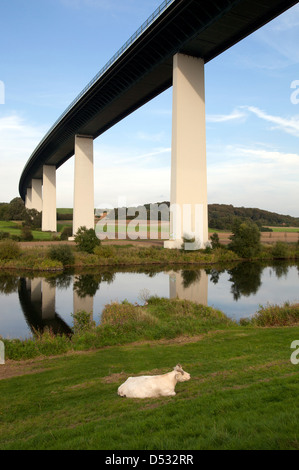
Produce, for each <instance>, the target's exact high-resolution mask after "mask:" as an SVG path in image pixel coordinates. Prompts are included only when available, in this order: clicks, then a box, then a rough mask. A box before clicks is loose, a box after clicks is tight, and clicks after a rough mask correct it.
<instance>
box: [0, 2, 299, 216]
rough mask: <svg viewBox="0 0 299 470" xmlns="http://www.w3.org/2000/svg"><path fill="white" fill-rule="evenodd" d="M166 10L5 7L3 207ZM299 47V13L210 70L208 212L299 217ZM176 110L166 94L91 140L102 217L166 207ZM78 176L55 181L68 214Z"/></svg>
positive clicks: (0, 136) (0, 147) (0, 113)
mask: <svg viewBox="0 0 299 470" xmlns="http://www.w3.org/2000/svg"><path fill="white" fill-rule="evenodd" d="M160 3H161V2H160V0H42V1H41V0H27V1H26V2H25V1H24V0H2V1H1V5H0V39H1V40H0V84H2V97H3V95H4V99H2V101H1V87H0V163H1V173H0V182H1V184H0V202H2V201H4V202H8V201H9V200H11V199H12V198H13V197H15V196H17V195H18V182H19V177H20V175H21V172H22V169H23V167H24V165H25V163H26V162H27V160H28V158H29V157H30V155H31V153H32V152H33V150H34V148H35V147H36V145H37V144H38V143H39V141H40V140H41V138H42V137H43V135H44V134H45V133H46V132H47V131H48V129H49V128H50V127H51V126H52V124H53V123H54V121H55V120H56V119H57V118H58V117H59V116H60V114H61V113H62V112H63V111H64V109H65V108H66V107H67V106H68V105H69V104H70V102H71V101H72V100H73V99H74V98H75V97H76V95H77V94H78V93H79V92H80V91H81V90H82V89H83V88H84V87H85V85H86V84H87V83H88V82H89V81H90V80H91V79H92V78H93V76H94V75H95V74H96V73H97V72H98V71H99V70H100V69H101V68H102V67H103V65H105V63H106V62H107V61H108V60H109V59H110V57H112V55H113V54H114V53H115V52H116V51H117V50H118V49H119V48H120V47H121V46H122V44H123V43H124V42H125V41H126V40H127V39H128V38H129V37H130V36H131V34H133V33H134V32H135V30H136V29H137V28H138V27H139V26H140V25H141V23H142V22H143V21H144V20H145V19H146V18H147V17H148V16H149V15H150V14H151V13H152V12H153V11H154V9H155V8H156V7H157V6H159V4H160ZM298 44H299V5H296V6H295V7H293V8H292V9H290V10H289V11H287V12H286V13H284V14H283V15H281V16H280V17H279V18H277V19H276V20H274V21H272V22H271V23H269V24H268V25H266V26H265V27H263V28H262V29H260V30H259V31H257V32H256V33H254V34H253V35H251V36H250V37H248V38H246V39H245V40H243V41H242V42H240V43H239V44H237V45H236V46H234V47H233V48H231V49H230V50H228V51H226V52H225V53H224V54H222V55H221V56H219V57H218V58H216V59H214V60H213V61H212V62H210V63H208V64H207V65H206V114H207V163H208V198H209V202H210V203H222V204H233V205H235V206H245V207H259V208H261V209H266V210H271V211H275V212H279V213H282V214H290V215H293V216H297V217H299V145H298V144H299V49H298ZM292 84H293V87H294V86H295V88H291V86H292ZM3 86H4V87H5V89H4V92H3V88H4V87H3ZM3 101H4V102H3ZM171 109H172V90H171V89H170V90H168V91H166V92H165V93H163V94H162V95H160V96H159V97H157V98H156V99H155V100H153V101H151V102H150V103H148V104H147V105H145V106H144V107H143V108H141V109H140V110H138V111H137V112H135V113H134V114H132V115H131V116H129V117H128V118H126V119H125V120H123V121H122V122H121V123H119V124H117V125H116V126H114V127H113V128H112V129H111V130H109V131H108V132H106V133H105V134H104V135H103V136H100V137H99V138H98V139H96V140H95V143H94V151H95V204H96V207H102V206H103V205H107V204H111V205H113V206H115V205H117V204H118V202H119V200H121V201H124V202H126V203H127V204H128V205H129V204H130V205H135V204H143V203H146V202H158V201H163V200H169V194H170V164H171V151H170V147H171ZM73 171H74V162H73V159H70V160H69V161H68V162H67V163H66V164H65V165H63V166H62V167H61V168H60V169H59V170H58V171H57V206H58V207H72V204H73Z"/></svg>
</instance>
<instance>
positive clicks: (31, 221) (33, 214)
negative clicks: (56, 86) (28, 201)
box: [23, 209, 42, 229]
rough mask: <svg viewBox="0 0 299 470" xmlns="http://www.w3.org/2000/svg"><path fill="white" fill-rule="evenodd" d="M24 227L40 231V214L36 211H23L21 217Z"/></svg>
mask: <svg viewBox="0 0 299 470" xmlns="http://www.w3.org/2000/svg"><path fill="white" fill-rule="evenodd" d="M23 221H24V225H26V226H27V227H31V228H36V229H40V228H41V225H42V213H41V212H38V211H37V210H36V209H25V211H24V215H23Z"/></svg>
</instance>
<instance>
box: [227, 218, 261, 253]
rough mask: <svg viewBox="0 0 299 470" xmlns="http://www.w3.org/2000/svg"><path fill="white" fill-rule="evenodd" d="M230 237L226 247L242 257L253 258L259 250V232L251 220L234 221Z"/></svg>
mask: <svg viewBox="0 0 299 470" xmlns="http://www.w3.org/2000/svg"><path fill="white" fill-rule="evenodd" d="M230 239H231V243H230V244H229V246H228V248H229V249H230V250H232V251H234V252H235V253H237V255H239V256H241V257H242V258H253V257H254V256H257V255H258V254H259V253H260V251H261V246H262V245H261V241H260V240H261V232H260V230H259V228H258V226H257V225H256V224H255V223H253V222H251V221H246V222H240V221H239V220H238V221H236V222H235V224H234V227H233V235H232V236H231V237H230Z"/></svg>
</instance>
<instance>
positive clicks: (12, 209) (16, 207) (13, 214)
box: [4, 197, 26, 220]
mask: <svg viewBox="0 0 299 470" xmlns="http://www.w3.org/2000/svg"><path fill="white" fill-rule="evenodd" d="M25 212H26V209H25V204H24V201H23V199H21V198H20V197H15V198H14V199H12V200H11V201H10V203H9V204H7V207H6V209H5V215H4V217H5V220H24V214H25Z"/></svg>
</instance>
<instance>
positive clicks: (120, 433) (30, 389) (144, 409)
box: [0, 326, 299, 450]
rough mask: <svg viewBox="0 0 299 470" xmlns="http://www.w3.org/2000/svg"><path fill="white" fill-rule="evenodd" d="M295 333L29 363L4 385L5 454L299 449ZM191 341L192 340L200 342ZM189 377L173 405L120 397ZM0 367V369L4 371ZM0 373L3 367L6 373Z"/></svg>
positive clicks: (236, 335)
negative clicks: (162, 378) (135, 384)
mask: <svg viewBox="0 0 299 470" xmlns="http://www.w3.org/2000/svg"><path fill="white" fill-rule="evenodd" d="M294 340H299V327H293V328H291V327H285V328H265V329H262V328H253V327H237V326H235V327H232V328H231V329H225V330H222V331H220V330H218V331H217V330H216V331H211V332H209V333H206V334H203V335H202V337H201V338H198V339H197V341H196V342H193V343H192V342H185V343H184V342H182V343H179V342H175V341H173V342H168V343H167V342H166V343H164V344H161V343H155V342H150V341H146V342H145V343H144V344H135V345H125V346H117V347H110V348H104V349H100V350H97V351H93V352H89V353H84V354H81V355H80V354H76V355H69V356H64V357H58V358H52V359H44V360H40V359H39V360H37V361H36V362H32V363H30V364H29V365H28V366H27V367H30V368H31V369H32V370H31V372H34V373H33V374H31V375H24V376H22V377H15V378H11V379H6V380H2V381H0V396H1V401H0V449H1V450H4V449H106V450H109V449H111V450H118V449H119V450H121V449H129V450H132V449H138V450H139V449H148V450H156V449H158V450H188V449H189V450H195V449H297V450H298V449H299V431H298V421H299V401H298V392H299V385H298V372H299V365H297V366H295V365H292V363H291V362H290V355H291V352H292V350H291V349H290V345H291V343H292V342H293V341H294ZM194 341H195V340H194ZM178 362H180V363H181V364H182V365H183V367H184V369H185V370H186V371H188V372H189V373H190V374H191V380H190V381H189V382H185V383H181V384H178V385H177V387H176V392H177V395H176V396H175V397H171V398H170V397H167V398H158V399H145V400H134V399H126V398H120V397H119V396H118V395H117V388H118V386H119V385H120V384H121V383H122V382H123V381H124V380H125V379H126V377H127V376H128V375H137V374H139V373H141V372H142V373H146V374H152V373H154V374H156V373H165V372H167V371H169V370H170V369H172V367H174V366H175V365H176V364H177V363H178ZM0 368H1V366H0ZM0 374H1V369H0Z"/></svg>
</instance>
